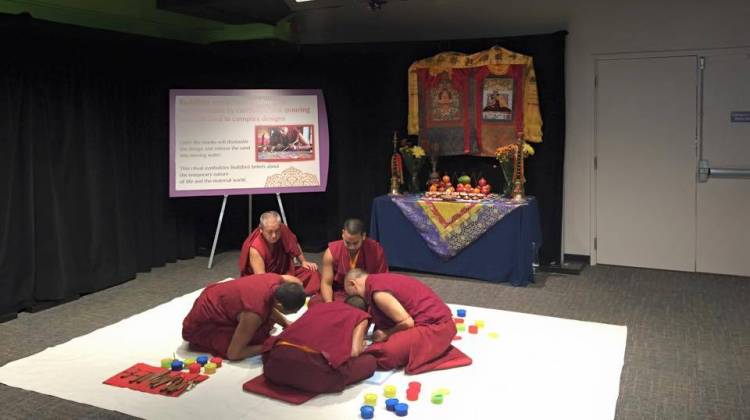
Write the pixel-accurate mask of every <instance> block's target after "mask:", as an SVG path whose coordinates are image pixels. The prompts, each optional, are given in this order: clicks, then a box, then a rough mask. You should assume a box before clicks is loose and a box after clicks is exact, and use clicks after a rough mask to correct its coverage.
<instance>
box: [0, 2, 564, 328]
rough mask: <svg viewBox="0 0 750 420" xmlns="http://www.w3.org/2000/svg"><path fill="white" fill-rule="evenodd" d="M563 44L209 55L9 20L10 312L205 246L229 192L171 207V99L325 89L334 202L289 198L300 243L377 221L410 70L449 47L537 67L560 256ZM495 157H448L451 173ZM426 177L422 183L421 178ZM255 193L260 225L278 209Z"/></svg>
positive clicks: (551, 232) (3, 71)
mask: <svg viewBox="0 0 750 420" xmlns="http://www.w3.org/2000/svg"><path fill="white" fill-rule="evenodd" d="M564 44H565V33H564V32H560V33H555V34H549V35H537V36H524V37H514V38H500V39H481V40H460V41H434V42H401V43H383V44H340V45H303V46H294V45H289V44H285V43H282V42H278V41H270V42H269V41H262V42H242V43H224V44H219V45H210V46H197V45H188V44H184V43H179V42H170V41H163V40H154V39H148V38H143V37H136V36H131V35H124V34H117V33H112V32H106V31H97V30H91V29H84V28H77V27H73V26H69V25H59V24H53V23H49V22H41V21H36V20H34V19H30V18H28V17H19V16H9V15H0V46H2V54H3V59H2V60H0V287H2V290H3V292H4V293H2V294H0V315H2V314H4V313H8V312H14V311H18V310H22V309H24V308H27V307H29V306H33V305H34V304H36V303H39V302H41V301H56V300H65V299H70V298H75V297H76V296H78V295H80V294H84V293H90V292H93V291H96V290H101V289H103V288H106V287H110V286H112V285H114V284H118V283H121V282H124V281H127V280H128V279H131V278H133V277H134V276H135V273H136V272H139V271H147V270H149V269H150V268H151V267H156V266H160V265H163V264H165V263H166V262H170V261H175V260H177V259H179V258H190V257H192V256H194V255H195V253H196V250H200V249H203V250H206V249H209V248H210V244H211V240H212V239H213V232H214V228H215V226H216V220H217V216H218V212H219V209H220V205H221V198H220V197H196V198H180V199H170V198H168V185H167V180H168V162H169V160H168V147H169V145H168V127H169V125H168V124H169V122H168V117H169V116H168V91H169V89H170V88H212V89H221V88H242V89H255V88H286V89H294V88H320V89H322V90H323V92H324V95H325V99H326V106H327V110H328V115H329V131H330V151H331V153H330V169H329V177H328V179H329V183H328V188H327V191H326V192H324V193H313V194H287V195H284V196H283V199H284V206H285V210H286V213H287V216H288V219H289V223H290V225H291V226H292V228H293V230H294V231H295V232H296V233H297V235H298V237H299V238H300V241H301V243H302V245H303V247H304V248H306V249H315V250H320V249H323V248H325V244H326V243H327V242H328V241H329V240H333V239H336V238H337V237H338V236H339V231H340V229H341V227H340V225H341V222H342V221H343V220H344V219H345V218H347V217H355V216H356V217H361V218H363V219H365V220H366V221H369V216H370V207H371V203H372V199H373V198H374V197H376V196H378V195H381V194H385V193H386V192H387V190H388V184H389V183H388V181H389V179H388V161H389V158H390V154H391V152H392V144H391V138H392V136H393V131H394V130H396V131H398V132H399V135H400V136H403V135H405V133H404V132H405V127H406V119H407V89H406V87H407V83H406V77H407V69H408V67H409V65H410V64H411V63H412V62H413V61H415V60H418V59H421V58H425V57H429V56H432V55H434V54H437V53H439V52H443V51H459V52H465V53H474V52H477V51H481V50H485V49H487V48H489V47H491V46H493V45H500V46H502V47H505V48H507V49H510V50H513V51H516V52H519V53H523V54H527V55H531V56H532V57H534V60H535V68H536V72H537V81H538V87H539V93H540V103H541V111H542V118H543V121H544V126H543V130H544V143H542V144H541V145H540V146H538V147H536V150H537V154H536V155H535V156H534V157H532V158H530V159H528V160H527V178H528V183H527V192H528V193H529V194H532V195H535V196H537V198H538V199H539V204H540V210H541V213H542V214H541V219H542V230H543V235H544V245H543V247H542V249H541V262H542V263H549V262H551V261H555V260H556V259H557V258H558V256H559V254H560V232H561V222H562V221H561V214H562V164H563V159H564V157H563V151H564V133H565V129H564V121H565V112H564V111H565V108H564V104H565V97H564V73H563V69H564ZM494 165H495V161H494V160H493V159H490V158H476V157H444V158H442V159H441V162H440V165H439V167H440V169H441V170H442V171H447V172H449V173H461V172H468V173H470V174H471V173H481V174H482V175H483V176H485V177H486V178H487V179H488V180H489V181H490V182H491V183H492V184H494V185H495V186H496V187H497V188H499V187H500V186H501V185H502V175H501V174H500V170H499V169H498V168H496V167H494ZM426 175H427V168H425V173H424V174H423V178H425V179H426ZM276 208H277V207H276V200H275V197H274V196H268V195H266V196H255V197H253V215H252V219H253V220H254V221H257V218H258V216H259V214H260V212H262V211H265V210H267V209H276ZM247 211H248V209H247V197H240V196H236V197H230V200H229V204H228V206H227V214H226V215H225V219H224V225H223V227H222V234H221V237H220V238H221V240H220V243H219V247H220V249H236V248H239V246H240V244H241V243H242V240H243V239H244V237H245V235H246V234H247V220H248V214H247Z"/></svg>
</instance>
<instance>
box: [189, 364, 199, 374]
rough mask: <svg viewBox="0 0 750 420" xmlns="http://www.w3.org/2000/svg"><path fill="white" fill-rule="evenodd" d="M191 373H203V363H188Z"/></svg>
mask: <svg viewBox="0 0 750 420" xmlns="http://www.w3.org/2000/svg"><path fill="white" fill-rule="evenodd" d="M188 369H189V370H190V373H201V365H200V364H198V363H191V364H189V365H188Z"/></svg>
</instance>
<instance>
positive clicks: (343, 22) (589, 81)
mask: <svg viewBox="0 0 750 420" xmlns="http://www.w3.org/2000/svg"><path fill="white" fill-rule="evenodd" d="M355 4H356V5H355V6H345V7H341V8H335V9H325V10H318V11H309V12H305V14H301V15H300V16H298V17H297V18H295V19H296V21H297V22H298V24H299V28H300V30H301V31H302V42H304V43H329V42H364V41H368V42H369V41H397V40H438V39H461V38H484V37H499V36H512V35H528V34H536V33H545V32H554V31H557V30H562V29H565V30H567V31H568V32H569V35H568V39H567V47H566V48H567V49H566V114H567V118H566V151H565V156H566V157H565V183H564V185H565V198H564V201H565V220H564V229H565V232H564V234H565V244H564V249H565V252H566V253H569V254H581V255H590V253H591V249H592V246H593V244H592V240H591V237H592V234H591V231H592V229H591V224H592V223H591V214H592V204H591V179H592V170H591V169H592V168H591V166H592V165H591V164H592V162H593V147H594V133H593V128H594V119H593V114H594V100H593V98H594V83H593V80H594V57H595V55H597V54H611V53H620V52H644V51H666V50H686V49H706V48H724V47H738V46H750V0H744V1H743V0H716V1H713V2H708V1H696V0H686V1H663V2H659V1H658V0H651V1H647V0H630V1H607V0H602V1H598V0H579V1H576V2H573V1H569V2H562V1H554V0H529V1H526V2H524V3H523V4H518V3H516V2H514V3H512V4H511V2H503V1H500V0H494V1H493V0H408V1H398V0H391V1H390V2H389V3H387V4H385V5H384V6H383V8H382V9H381V10H380V11H378V12H370V11H368V10H366V7H365V6H364V5H363V4H364V2H361V3H355ZM748 77H750V75H748Z"/></svg>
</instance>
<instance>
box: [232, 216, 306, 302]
mask: <svg viewBox="0 0 750 420" xmlns="http://www.w3.org/2000/svg"><path fill="white" fill-rule="evenodd" d="M279 235H280V237H279V240H278V241H276V243H274V244H269V243H268V242H266V240H265V238H263V234H262V233H261V231H260V227H257V228H255V230H253V231H252V232H251V233H250V235H249V236H248V237H247V239H245V242H244V243H243V244H242V250H241V251H240V260H239V268H240V275H241V276H246V275H249V274H253V272H252V268H251V267H250V264H249V261H250V248H253V249H255V250H256V251H258V254H260V256H261V257H262V258H263V264H264V265H265V269H266V273H276V274H290V275H292V276H295V277H297V278H298V279H300V280H302V284H303V285H304V286H305V293H306V294H307V295H312V294H315V293H317V292H318V290H319V289H320V272H318V271H312V270H308V269H306V268H304V267H302V266H295V265H294V258H295V257H298V256H299V255H300V254H301V253H302V252H301V251H300V247H299V242H297V235H295V234H294V233H293V232H292V231H291V230H290V229H289V228H288V227H287V226H286V225H285V224H283V223H282V224H281V225H280V228H279Z"/></svg>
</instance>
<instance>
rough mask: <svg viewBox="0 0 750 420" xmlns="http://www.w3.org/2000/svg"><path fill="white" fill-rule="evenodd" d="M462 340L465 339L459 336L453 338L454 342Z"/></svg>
mask: <svg viewBox="0 0 750 420" xmlns="http://www.w3.org/2000/svg"><path fill="white" fill-rule="evenodd" d="M462 338H463V337H461V336H460V335H457V336H455V337H453V340H452V341H456V340H460V339H462Z"/></svg>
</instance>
